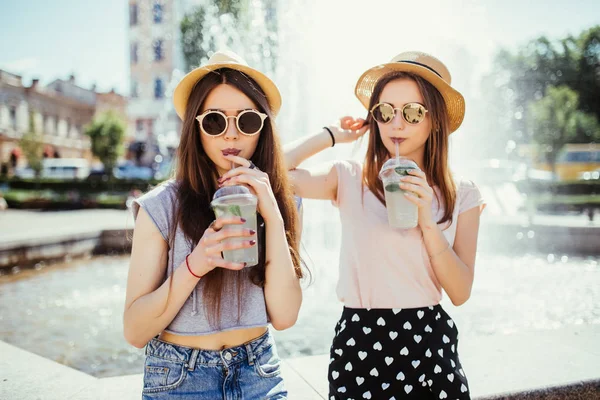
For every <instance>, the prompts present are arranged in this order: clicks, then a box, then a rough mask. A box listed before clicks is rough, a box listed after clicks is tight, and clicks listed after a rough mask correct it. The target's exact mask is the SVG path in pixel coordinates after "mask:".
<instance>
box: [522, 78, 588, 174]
mask: <svg viewBox="0 0 600 400" xmlns="http://www.w3.org/2000/svg"><path fill="white" fill-rule="evenodd" d="M529 114H530V119H529V123H530V126H531V132H532V137H533V140H534V141H535V142H536V143H537V144H538V145H540V146H541V148H542V151H543V153H544V155H545V157H546V160H547V161H548V163H549V164H550V166H551V167H552V170H553V171H554V165H555V163H556V158H557V156H558V153H559V151H560V150H561V149H562V148H563V146H564V145H565V144H567V143H572V142H574V141H575V139H576V138H577V135H578V133H580V132H582V131H586V130H587V131H588V132H595V134H596V135H597V132H598V130H599V129H600V127H599V126H598V121H597V120H596V118H595V117H594V116H592V115H590V114H585V113H584V112H582V111H580V110H579V95H578V94H577V92H575V91H574V90H572V89H570V88H569V87H567V86H565V85H562V86H558V87H553V86H550V87H548V88H547V91H546V95H545V96H544V97H542V98H541V99H540V100H537V101H535V102H532V103H531V104H530V106H529Z"/></svg>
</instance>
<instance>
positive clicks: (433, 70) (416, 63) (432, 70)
mask: <svg viewBox="0 0 600 400" xmlns="http://www.w3.org/2000/svg"><path fill="white" fill-rule="evenodd" d="M396 62H399V63H408V64H414V65H418V66H420V67H425V68H427V69H428V70H430V71H431V72H433V73H434V74H436V75H437V76H439V77H440V78H442V76H441V75H440V74H438V72H437V71H436V70H435V69H433V68H431V67H430V66H428V65H425V64H421V63H420V62H417V61H409V60H399V61H396ZM442 79H444V78H442Z"/></svg>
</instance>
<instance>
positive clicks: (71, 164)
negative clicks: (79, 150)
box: [15, 158, 90, 180]
mask: <svg viewBox="0 0 600 400" xmlns="http://www.w3.org/2000/svg"><path fill="white" fill-rule="evenodd" d="M89 174H90V164H89V161H88V160H86V159H85V158H45V159H43V160H42V171H41V172H40V177H41V178H44V179H63V180H70V179H86V178H87V177H88V176H89ZM15 176H16V177H17V178H21V179H31V178H34V177H35V172H34V171H33V169H32V168H31V167H24V168H16V169H15Z"/></svg>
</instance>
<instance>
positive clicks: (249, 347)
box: [246, 343, 254, 365]
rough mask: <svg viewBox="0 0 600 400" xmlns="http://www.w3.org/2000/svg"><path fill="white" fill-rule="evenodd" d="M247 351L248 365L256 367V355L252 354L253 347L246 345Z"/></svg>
mask: <svg viewBox="0 0 600 400" xmlns="http://www.w3.org/2000/svg"><path fill="white" fill-rule="evenodd" d="M246 351H247V352H248V364H249V365H254V353H253V352H252V345H251V344H250V343H246Z"/></svg>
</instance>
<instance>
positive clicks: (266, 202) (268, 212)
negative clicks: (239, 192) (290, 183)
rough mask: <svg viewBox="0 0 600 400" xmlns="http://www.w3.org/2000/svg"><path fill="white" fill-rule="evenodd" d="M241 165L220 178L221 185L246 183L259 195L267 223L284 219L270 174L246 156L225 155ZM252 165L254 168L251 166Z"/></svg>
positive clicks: (259, 209)
mask: <svg viewBox="0 0 600 400" xmlns="http://www.w3.org/2000/svg"><path fill="white" fill-rule="evenodd" d="M225 158H227V159H228V160H230V161H233V162H234V163H236V164H237V165H241V166H240V167H237V168H234V169H231V170H229V171H227V172H226V173H224V174H223V175H222V176H221V177H220V178H219V185H220V186H232V185H239V184H245V185H246V186H249V187H250V188H251V189H252V191H254V193H255V194H256V197H258V212H260V215H262V217H263V219H264V220H265V223H269V222H272V221H283V217H282V216H281V211H279V205H278V204H277V200H275V195H274V194H273V189H272V188H271V182H270V181H269V175H267V174H266V173H264V172H263V171H261V170H259V169H258V168H256V167H255V166H254V164H252V163H251V162H250V161H248V160H246V159H245V158H242V157H238V156H233V155H228V156H225ZM251 167H252V168H251Z"/></svg>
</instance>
